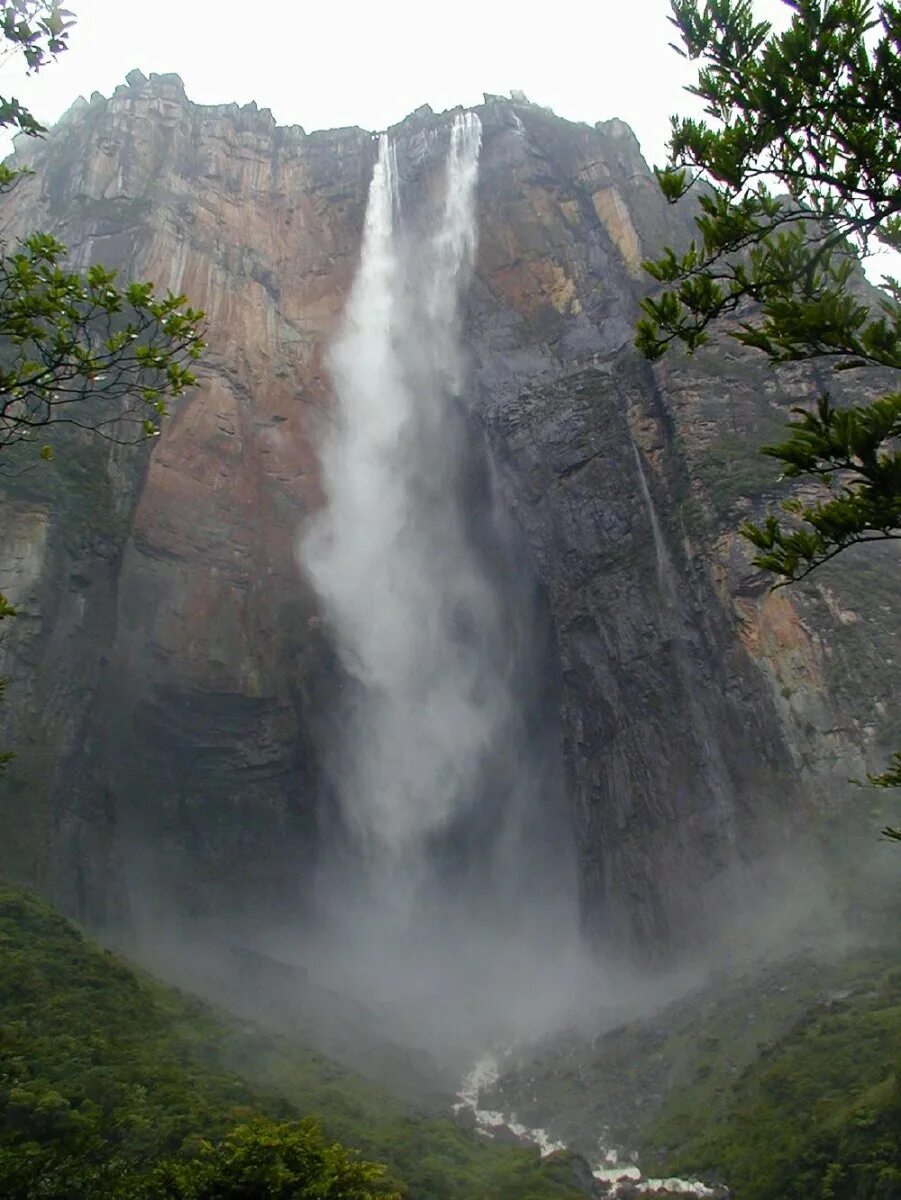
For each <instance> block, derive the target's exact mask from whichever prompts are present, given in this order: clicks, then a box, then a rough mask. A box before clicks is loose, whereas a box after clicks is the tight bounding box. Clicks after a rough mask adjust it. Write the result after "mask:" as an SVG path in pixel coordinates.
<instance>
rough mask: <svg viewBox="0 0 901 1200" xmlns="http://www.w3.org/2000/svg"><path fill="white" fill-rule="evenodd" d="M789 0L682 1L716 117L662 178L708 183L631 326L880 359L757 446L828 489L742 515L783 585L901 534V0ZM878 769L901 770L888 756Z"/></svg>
mask: <svg viewBox="0 0 901 1200" xmlns="http://www.w3.org/2000/svg"><path fill="white" fill-rule="evenodd" d="M786 3H787V5H788V7H789V8H790V9H791V10H792V12H793V15H792V19H791V22H790V24H789V27H788V29H787V30H786V31H785V32H784V33H781V34H777V33H774V32H773V28H772V26H771V25H770V24H769V22H767V21H757V20H755V17H754V6H753V3H752V0H672V11H673V16H672V18H671V20H672V23H673V25H674V26H675V27H676V29H677V31H678V33H679V36H680V38H681V41H682V46H683V49H682V50H680V51H679V53H681V54H683V55H684V56H685V57H687V58H689V59H692V60H696V61H699V62H700V70H699V72H698V79H697V83H696V84H695V85H693V86H692V87H690V88H689V89H688V90H689V91H690V92H692V93H693V94H694V95H696V96H698V97H700V98H701V99H702V100H703V101H704V103H705V113H706V115H707V117H708V118H709V120H694V119H686V118H680V117H674V118H673V123H672V137H671V140H670V145H669V150H670V163H669V165H668V166H667V168H666V169H665V170H662V171H658V172H657V177H658V180H659V182H660V186H661V188H662V190H663V193H664V195H665V196H666V198H667V199H668V200H669V201H670V203H673V204H675V203H677V202H678V201H679V200H680V199H682V197H684V196H685V195H686V194H687V193H688V192H689V191H690V190H691V189H693V188H694V189H696V191H697V203H698V206H699V208H700V215H699V216H698V217H697V218H696V219H695V226H696V229H697V236H696V238H695V239H694V240H693V242H692V243H691V245H690V246H689V248H688V249H687V250H686V251H685V252H683V253H681V254H679V253H676V252H675V251H674V250H672V249H669V248H668V249H667V250H666V251H665V252H664V254H663V256H662V257H661V258H660V259H658V260H657V261H649V262H646V263H645V268H646V270H647V271H648V273H649V274H650V275H651V276H652V278H653V279H655V280H656V281H657V282H658V283H660V284H662V285H663V288H662V290H661V291H660V292H659V294H657V295H653V296H649V297H648V298H647V299H645V300H644V301H643V302H642V306H643V309H644V314H645V315H644V317H643V318H642V319H641V320H640V321H639V323H638V326H637V334H636V344H637V345H638V347H639V348H640V349H641V350H642V351H643V352H644V353H645V354H646V355H647V356H648V358H650V359H657V358H660V357H661V356H662V355H663V354H665V353H666V351H667V350H668V349H669V348H670V346H672V345H674V344H679V343H681V344H682V345H683V346H684V347H685V348H686V349H687V350H688V351H689V352H690V353H693V352H694V351H695V350H697V349H698V348H699V347H700V346H702V345H704V344H705V342H707V341H708V338H709V334H708V330H709V328H710V327H711V326H712V325H715V324H716V323H717V322H720V321H723V320H724V319H726V318H728V319H729V329H728V335H729V337H731V338H732V339H734V340H735V341H737V342H738V343H739V344H740V345H742V346H744V347H747V348H749V349H754V350H758V351H760V352H762V353H763V354H764V355H765V356H766V358H767V359H768V360H769V362H770V363H772V364H773V365H776V366H778V365H779V364H783V363H795V362H806V361H822V362H824V363H825V364H827V365H829V366H831V367H832V368H833V369H834V370H835V371H842V372H843V373H846V378H847V373H848V372H855V373H857V372H861V371H862V370H865V369H867V368H869V369H870V374H872V373H873V372H875V377H876V387H877V388H878V389H880V390H882V394H881V395H878V396H876V398H875V399H874V398H873V396H872V392H871V391H868V390H867V385H866V384H863V385H861V386H860V388H859V391H858V395H859V396H860V400H861V402H860V403H858V404H851V405H847V406H836V405H835V404H834V402H833V400H832V397H831V396H830V394H829V393H828V392H824V393H823V394H822V395H820V396H819V398H818V399H817V401H816V404H815V405H813V406H811V405H809V404H808V403H805V404H804V405H801V406H797V407H795V408H794V409H793V412H794V414H795V419H794V420H793V421H791V422H790V423H789V425H788V430H787V432H788V437H786V438H784V439H783V440H781V441H779V442H776V443H774V444H772V445H768V446H764V447H763V450H762V453H763V454H765V455H768V456H769V457H771V458H774V459H776V460H777V461H778V462H779V463H780V464H781V466H782V470H783V475H784V476H785V477H787V478H789V479H798V480H801V481H802V482H804V483H805V484H813V485H815V486H816V487H817V488H818V489H819V491H820V498H817V499H815V500H813V501H811V500H810V499H809V498H808V497H807V495H803V496H799V495H795V496H792V497H790V498H789V499H787V500H784V501H783V502H782V504H781V509H782V513H783V517H781V518H780V517H778V516H776V515H774V514H773V513H772V512H771V513H769V514H768V515H767V516H766V517H765V519H764V521H763V523H762V524H756V523H755V522H753V521H746V522H745V523H744V524H743V525H742V527H741V532H742V534H743V535H744V537H746V538H747V539H748V541H750V542H751V543H752V545H753V546H754V547H755V548H756V550H757V555H756V557H755V558H754V563H755V565H757V566H758V567H761V568H762V569H763V570H766V571H770V572H772V573H773V574H775V575H776V576H777V577H778V578H779V581H780V582H779V584H777V585H776V586H783V585H784V584H786V583H791V582H794V581H796V580H799V579H803V578H804V577H805V576H807V575H809V574H810V572H811V571H814V570H816V569H817V568H818V567H820V566H822V565H823V563H826V562H829V561H830V560H831V559H833V558H835V557H836V555H838V554H841V553H842V552H843V551H845V550H847V549H848V548H849V547H850V546H854V545H858V544H864V543H870V542H873V541H891V540H896V539H898V538H901V450H899V449H898V439H899V437H901V391H898V390H896V385H897V372H898V371H899V370H901V284H899V283H898V282H897V281H896V280H894V279H891V278H886V279H884V280H883V289H882V290H881V291H878V292H875V291H873V290H872V289H867V288H866V285H865V283H864V281H863V279H862V277H861V273H860V263H859V255H860V254H861V253H864V254H866V253H867V252H868V251H869V249H870V245H871V243H872V242H873V241H874V240H875V241H878V242H881V243H883V244H884V245H886V246H888V247H890V248H891V249H893V250H896V251H897V250H901V127H899V124H898V119H897V116H898V111H899V106H901V54H899V50H901V6H899V5H898V4H897V3H895V2H894V0H881V2H880V3H878V4H875V5H874V4H873V3H871V0H786ZM773 181H775V182H776V183H777V184H778V185H779V186H780V187H782V188H784V190H785V194H783V195H778V196H777V195H774V194H773V193H772V192H771V190H770V189H771V185H772V183H773ZM799 399H800V397H799ZM786 517H787V518H788V519H787V521H786V520H785V519H784V518H786ZM868 778H869V783H870V785H871V786H873V787H879V788H883V787H897V786H898V784H899V783H901V778H899V774H898V772H897V770H895V769H894V767H889V769H888V770H886V771H884V772H882V773H881V774H874V775H870V776H869V777H868ZM883 832H884V836H886V837H888V838H891V839H892V840H896V841H901V830H899V829H897V828H895V827H894V826H886V828H885V829H884V831H883Z"/></svg>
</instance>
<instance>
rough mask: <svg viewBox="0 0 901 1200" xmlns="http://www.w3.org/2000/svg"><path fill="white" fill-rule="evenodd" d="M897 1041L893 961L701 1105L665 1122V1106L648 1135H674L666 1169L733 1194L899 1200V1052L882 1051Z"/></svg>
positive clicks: (899, 982) (898, 977) (749, 1199)
mask: <svg viewBox="0 0 901 1200" xmlns="http://www.w3.org/2000/svg"><path fill="white" fill-rule="evenodd" d="M899 1037H901V971H899V970H898V968H894V969H890V970H888V971H887V972H885V973H884V974H883V975H882V976H881V977H879V978H876V979H874V980H862V981H861V984H860V985H859V986H858V987H856V988H852V989H851V991H850V993H849V992H848V991H845V992H841V993H838V995H836V996H834V997H832V998H829V999H827V1000H825V1001H824V1002H822V1003H821V1004H820V1006H819V1007H818V1008H817V1009H815V1010H814V1011H812V1012H811V1013H809V1014H808V1015H807V1016H806V1017H805V1018H804V1019H803V1020H801V1021H800V1022H799V1023H798V1024H797V1025H796V1026H795V1028H793V1029H792V1030H790V1031H789V1032H788V1033H787V1034H786V1035H785V1036H783V1037H781V1038H780V1039H778V1040H777V1041H776V1042H775V1043H774V1044H773V1045H771V1046H769V1047H768V1048H766V1049H765V1050H764V1052H763V1053H762V1054H761V1055H760V1056H759V1057H758V1059H757V1061H756V1062H754V1063H753V1064H752V1065H751V1066H750V1067H748V1068H747V1069H746V1070H745V1071H744V1072H743V1073H741V1074H740V1075H739V1076H738V1077H737V1078H734V1079H732V1080H730V1081H729V1082H728V1084H727V1086H726V1088H725V1089H724V1091H723V1092H721V1094H720V1096H719V1098H718V1101H717V1104H716V1105H715V1107H714V1108H713V1109H712V1110H711V1109H706V1110H704V1111H703V1113H698V1112H697V1111H696V1112H694V1113H692V1112H691V1111H690V1108H689V1107H686V1108H685V1109H684V1110H682V1111H681V1112H679V1114H678V1118H677V1119H678V1122H679V1124H678V1125H674V1123H673V1122H674V1119H676V1112H675V1110H674V1109H673V1108H671V1109H670V1112H669V1113H667V1114H665V1116H664V1118H663V1119H662V1120H661V1121H659V1122H658V1123H657V1124H656V1125H655V1126H654V1128H653V1131H652V1133H653V1136H654V1137H656V1138H659V1139H661V1141H662V1142H663V1143H664V1144H665V1142H666V1140H667V1139H668V1138H672V1136H673V1133H674V1132H676V1130H678V1133H677V1137H678V1142H679V1145H678V1149H676V1150H674V1151H673V1152H672V1153H671V1154H670V1156H669V1157H668V1158H667V1161H666V1169H667V1170H672V1171H675V1172H683V1171H687V1172H701V1173H711V1174H713V1175H716V1176H717V1177H719V1178H725V1179H726V1181H727V1183H728V1184H729V1185H730V1187H732V1188H733V1189H734V1193H735V1196H736V1198H737V1200H838V1198H839V1197H842V1198H843V1200H899V1198H901V1059H898V1058H897V1051H895V1059H894V1060H893V1059H892V1057H891V1053H892V1052H891V1050H890V1053H889V1057H888V1058H887V1057H886V1048H887V1047H889V1048H891V1047H897V1046H898V1045H899V1044H901V1043H899ZM686 1099H688V1098H687V1097H686ZM692 1104H693V1101H689V1106H691V1105H692ZM695 1107H696V1106H695Z"/></svg>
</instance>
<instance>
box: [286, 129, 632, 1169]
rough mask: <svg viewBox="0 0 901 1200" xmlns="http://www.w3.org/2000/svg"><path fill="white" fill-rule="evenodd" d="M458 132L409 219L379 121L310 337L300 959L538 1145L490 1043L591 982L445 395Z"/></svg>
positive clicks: (498, 583)
mask: <svg viewBox="0 0 901 1200" xmlns="http://www.w3.org/2000/svg"><path fill="white" fill-rule="evenodd" d="M480 147H481V125H480V122H479V119H478V117H477V116H476V115H475V114H473V113H462V114H460V115H458V116H457V117H456V118H455V119H454V122H453V126H452V128H451V130H450V137H449V144H448V149H447V155H446V163H445V178H444V191H443V199H442V200H441V201H440V202H439V203H438V204H437V205H435V204H434V201H426V202H425V203H426V205H427V207H428V206H431V208H432V209H434V211H432V212H426V213H425V215H423V213H422V212H421V211H420V212H415V213H413V214H412V216H413V218H414V219H413V220H412V221H410V222H408V221H406V220H404V219H402V218H403V217H405V216H406V215H407V214H406V213H402V209H403V205H404V199H403V196H402V192H403V188H402V180H401V179H400V177H399V171H398V153H397V148H396V147H395V145H394V144H393V143H392V141H391V139H390V137H389V136H388V135H382V137H381V139H380V142H379V149H378V159H377V162H376V164H375V169H374V172H373V177H372V182H371V185H370V190H369V200H368V206H367V210H366V220H365V227H364V235H363V246H362V253H361V261H360V265H359V269H358V272H357V275H356V278H355V281H354V284H353V288H352V291H351V295H350V298H349V302H348V306H347V310H346V314H345V318H344V323H343V328H342V330H341V333H340V336H339V337H338V339H337V342H336V344H335V345H334V347H333V350H332V354H331V362H330V367H331V374H332V378H333V381H334V388H335V399H336V405H335V411H334V420H333V424H332V425H331V426H330V428H329V430H328V433H327V434H326V436H325V437H324V439H323V443H322V446H321V463H322V479H323V485H324V491H325V496H326V503H325V505H324V507H323V509H322V511H321V512H320V514H319V515H318V517H317V518H316V520H315V521H314V522H313V524H312V525H311V527H310V528H309V529H308V530H307V531H306V533H305V535H304V537H303V539H302V543H301V559H302V562H303V565H304V566H305V568H306V571H307V572H308V575H309V578H310V579H311V581H312V583H313V586H314V587H315V589H316V592H317V593H318V596H319V599H320V603H321V606H322V610H323V613H324V616H325V618H326V622H327V627H328V629H329V631H330V634H331V638H332V641H333V643H334V646H335V648H336V650H337V653H338V655H339V657H340V661H341V664H342V669H343V673H344V676H345V679H346V684H345V689H344V707H343V709H342V713H341V721H340V728H341V731H342V735H341V737H340V740H339V742H338V744H337V745H336V746H335V747H333V748H332V749H333V775H334V779H335V791H336V795H337V799H338V805H339V808H340V816H341V822H342V827H343V829H344V841H343V848H342V850H341V852H336V853H335V854H333V855H332V858H331V860H330V861H327V862H326V863H325V864H324V865H323V867H322V869H321V872H320V880H319V893H320V901H321V907H322V916H321V920H322V934H321V940H320V948H321V951H322V953H321V955H320V958H321V959H322V960H327V961H328V962H329V963H330V964H331V966H332V975H331V978H330V983H333V984H337V986H339V987H340V988H342V989H344V990H345V991H347V992H349V993H350V994H353V995H356V996H357V997H360V998H364V999H365V1001H366V1003H367V1004H368V1005H375V1006H378V1005H380V1004H381V1005H382V1006H383V1008H384V1009H386V1010H390V1012H391V1013H392V1015H393V1016H394V1017H395V1018H396V1019H397V1020H398V1021H399V1022H401V1023H402V1024H404V1023H405V1025H404V1029H403V1034H404V1035H405V1036H407V1037H408V1038H410V1039H411V1042H412V1043H413V1044H415V1043H416V1039H417V1038H418V1039H419V1044H420V1045H422V1044H425V1045H427V1046H428V1048H429V1049H430V1050H434V1049H435V1045H436V1043H437V1042H439V1041H442V1040H443V1041H444V1042H445V1043H447V1044H448V1045H451V1044H453V1043H456V1048H457V1050H458V1051H462V1053H463V1056H464V1057H463V1058H460V1059H459V1060H458V1065H459V1066H460V1067H462V1065H463V1063H464V1062H467V1061H468V1063H469V1064H470V1066H471V1064H472V1062H473V1061H474V1060H475V1059H476V1058H478V1065H477V1067H476V1068H474V1069H472V1070H470V1072H469V1074H468V1075H467V1079H466V1082H465V1083H464V1085H463V1087H462V1089H461V1092H460V1096H459V1101H458V1106H457V1107H458V1108H461V1107H468V1108H471V1109H472V1110H473V1112H474V1113H475V1118H476V1125H477V1128H479V1129H480V1130H481V1131H482V1132H483V1133H484V1134H485V1135H486V1136H492V1130H493V1129H495V1128H496V1127H497V1126H499V1125H501V1124H504V1125H506V1126H507V1127H508V1129H511V1130H512V1132H513V1133H514V1134H516V1135H517V1136H520V1137H521V1138H523V1139H524V1140H526V1141H529V1140H531V1141H533V1142H535V1143H536V1144H538V1145H539V1146H540V1147H541V1149H542V1151H543V1152H550V1151H552V1150H554V1149H558V1148H560V1146H559V1143H556V1142H554V1141H553V1139H551V1138H549V1137H547V1135H545V1134H544V1133H543V1132H542V1131H540V1130H527V1129H525V1128H524V1127H520V1126H519V1125H517V1124H516V1122H515V1120H514V1119H513V1118H512V1117H511V1118H509V1119H508V1118H505V1117H503V1116H502V1115H501V1114H498V1113H492V1112H483V1111H482V1110H481V1109H480V1108H479V1085H480V1082H486V1080H487V1076H486V1067H485V1064H486V1063H488V1064H491V1063H492V1062H493V1061H494V1060H493V1058H492V1057H490V1056H489V1052H496V1051H498V1050H499V1049H500V1048H501V1047H502V1046H503V1045H504V1044H505V1042H509V1040H510V1039H511V1038H515V1037H516V1036H518V1035H523V1034H528V1033H530V1032H537V1031H538V1030H539V1029H541V1028H546V1027H547V1023H548V1022H554V1021H560V1020H565V1019H566V1016H567V1006H568V1005H569V1006H571V1008H572V1009H577V1008H579V1007H581V1006H582V1004H583V1003H584V996H585V994H586V993H587V994H589V995H591V996H592V997H593V998H594V999H595V1000H596V999H597V996H598V990H599V979H598V974H597V967H596V964H593V963H589V962H588V960H587V957H586V956H585V954H584V953H583V950H582V947H581V944H580V940H579V934H578V917H577V903H576V894H575V887H574V871H573V870H572V855H571V846H570V845H569V842H568V840H567V838H568V834H566V832H565V830H566V826H567V822H566V818H565V815H564V814H565V809H564V806H563V804H562V795H563V787H562V782H561V772H560V770H559V742H558V741H555V739H554V738H549V737H546V736H543V735H541V734H540V730H541V728H542V727H543V726H544V725H547V724H548V723H549V719H545V718H541V719H540V720H538V721H537V722H536V721H535V719H534V713H535V711H537V710H536V708H535V698H534V697H529V696H528V695H525V694H524V693H526V692H529V691H532V692H534V693H536V694H538V693H540V692H541V691H542V688H543V687H544V684H545V681H544V680H542V679H541V666H540V663H539V662H538V660H537V659H536V658H535V656H536V654H537V653H538V647H540V645H541V636H540V628H539V625H540V622H539V620H538V617H537V613H536V610H535V604H534V598H533V591H531V590H530V588H529V587H528V586H527V585H526V583H524V572H523V569H522V565H521V562H520V561H518V557H517V554H516V552H515V548H514V547H513V544H512V541H511V536H510V529H509V524H508V523H507V524H505V521H504V519H503V516H502V514H499V511H498V506H497V504H496V503H495V501H494V498H493V494H492V487H491V480H490V470H488V464H487V459H488V456H487V454H485V453H484V447H482V449H480V446H479V443H478V438H477V436H476V435H475V433H474V429H473V424H472V421H471V420H470V419H468V417H467V414H466V411H465V404H464V400H465V395H464V392H465V379H466V370H465V366H466V362H465V355H464V353H463V345H462V333H461V330H462V320H461V307H462V300H463V297H464V295H465V292H466V289H467V285H468V283H469V281H470V277H471V274H472V270H473V265H474V259H475V253H476V235H477V223H476V203H475V202H476V189H477V181H478V162H479V153H480ZM422 203H423V202H422V201H421V200H420V208H421V207H422ZM521 557H522V556H521V555H520V556H519V559H521ZM530 710H531V712H532V717H531V718H530V717H529V711H530ZM490 1073H491V1072H490V1070H488V1075H490ZM483 1077H484V1078H483ZM609 1166H610V1164H609V1163H603V1162H601V1161H599V1162H598V1164H597V1165H596V1170H597V1171H598V1174H599V1178H600V1177H602V1173H603V1172H604V1171H606V1170H608V1168H609ZM620 1173H621V1174H623V1173H625V1174H626V1175H627V1176H629V1177H630V1178H633V1179H634V1176H635V1175H636V1174H637V1172H636V1171H635V1169H634V1168H632V1167H628V1168H624V1169H623V1171H621V1172H620ZM608 1177H609V1176H608Z"/></svg>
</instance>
